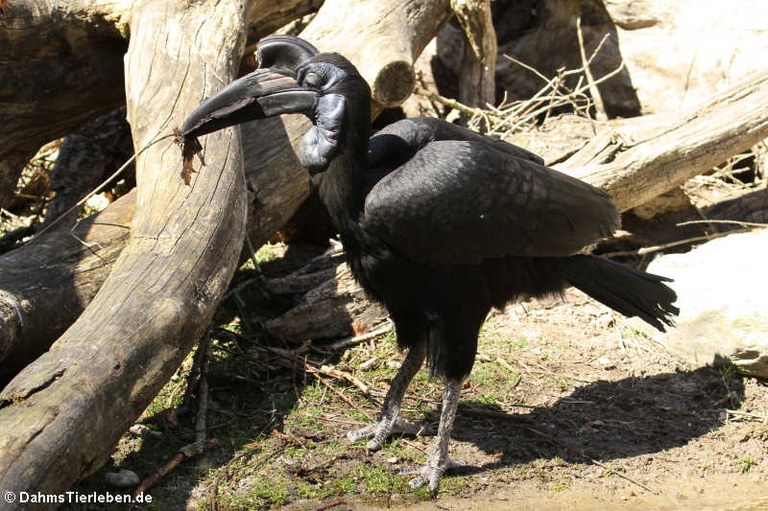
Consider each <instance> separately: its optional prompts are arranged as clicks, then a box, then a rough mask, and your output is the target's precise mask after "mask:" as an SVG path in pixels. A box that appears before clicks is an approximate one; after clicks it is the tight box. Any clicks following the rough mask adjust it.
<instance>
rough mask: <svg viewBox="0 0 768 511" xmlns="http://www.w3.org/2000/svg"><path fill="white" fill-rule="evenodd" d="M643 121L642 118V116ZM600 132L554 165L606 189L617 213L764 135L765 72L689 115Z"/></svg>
mask: <svg viewBox="0 0 768 511" xmlns="http://www.w3.org/2000/svg"><path fill="white" fill-rule="evenodd" d="M641 119H642V118H641ZM624 124H625V126H624V127H623V128H622V127H619V128H618V129H610V128H609V129H607V130H604V131H601V132H600V133H599V134H598V135H597V136H596V137H595V138H594V139H592V140H591V141H590V142H589V144H587V145H586V146H585V147H583V148H582V149H581V150H579V151H578V152H577V153H576V154H574V155H573V156H572V157H571V158H569V159H568V160H566V161H565V162H563V163H562V164H559V165H556V166H555V168H557V169H560V170H563V171H565V172H567V173H569V174H571V175H573V176H576V177H578V178H579V179H583V180H584V181H586V182H588V183H591V184H593V185H595V186H598V187H600V188H603V189H604V190H605V191H607V192H608V193H609V194H610V195H611V197H612V198H613V200H614V202H615V203H616V204H617V205H618V206H619V209H620V210H621V211H626V210H628V209H632V208H634V207H636V206H639V205H640V204H643V203H645V202H648V201H649V200H651V199H653V198H655V197H658V196H659V195H661V194H663V193H665V192H667V191H669V190H672V189H674V188H677V187H678V186H680V185H681V184H682V183H683V182H685V181H686V180H687V179H689V178H691V177H693V176H695V175H698V174H701V173H702V172H706V171H708V170H710V169H712V168H713V167H714V166H716V165H719V164H720V163H722V162H724V161H726V160H727V159H728V158H729V157H731V156H733V155H735V154H739V153H742V152H745V151H747V150H749V149H750V148H751V147H753V146H754V145H755V144H757V143H758V142H760V141H761V140H763V139H765V138H767V137H768V73H762V74H759V75H757V76H753V77H752V78H751V79H748V80H745V81H742V82H741V83H739V84H738V85H736V86H734V87H732V88H730V89H728V90H726V91H723V92H722V93H719V94H716V95H714V96H712V97H711V98H710V99H709V100H708V101H707V102H706V103H705V104H703V105H702V106H700V107H699V108H695V109H693V111H690V112H684V113H682V114H680V115H677V116H673V117H669V116H664V117H663V118H661V122H660V123H659V124H656V123H654V122H653V119H652V118H651V119H643V120H642V121H640V124H639V125H638V126H635V127H634V128H633V127H632V125H631V123H628V122H627V121H624Z"/></svg>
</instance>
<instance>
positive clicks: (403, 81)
mask: <svg viewBox="0 0 768 511" xmlns="http://www.w3.org/2000/svg"><path fill="white" fill-rule="evenodd" d="M449 13H450V10H449V4H448V0H386V1H383V0H379V1H372V0H361V1H357V2H348V1H345V0H326V2H325V3H324V4H323V7H322V8H321V9H320V11H319V12H318V13H317V16H316V17H315V19H314V20H312V23H310V25H309V26H308V27H307V28H306V29H305V30H304V31H303V32H302V33H301V37H302V38H304V39H306V40H307V41H309V42H311V43H313V44H315V45H316V46H318V48H322V49H323V50H324V51H337V52H339V53H342V54H344V55H345V56H346V57H347V58H348V59H349V60H350V61H352V63H353V64H355V66H356V67H357V69H358V70H359V71H360V74H361V76H362V77H363V78H365V79H366V81H367V82H368V84H369V85H370V86H371V95H372V96H373V100H374V102H375V103H376V106H377V107H383V108H388V107H394V106H398V105H400V104H401V103H402V102H403V101H405V100H406V99H408V96H410V95H411V92H413V86H414V84H415V77H414V72H413V63H414V62H415V61H416V59H417V58H418V56H419V54H420V53H421V50H422V49H424V46H426V45H427V43H428V42H429V41H430V40H431V39H432V38H433V37H434V35H435V34H436V33H437V30H438V29H439V28H440V26H441V25H442V24H443V23H444V22H445V21H446V20H447V19H448V16H449ZM349 34H359V35H360V36H362V34H365V37H356V38H350V36H349ZM321 43H322V44H321ZM375 108H376V107H375Z"/></svg>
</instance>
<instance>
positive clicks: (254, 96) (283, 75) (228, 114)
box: [179, 68, 318, 140]
mask: <svg viewBox="0 0 768 511" xmlns="http://www.w3.org/2000/svg"><path fill="white" fill-rule="evenodd" d="M292 74H293V73H292V72H291V71H288V70H281V69H270V68H265V69H257V70H256V71H254V72H253V73H249V74H247V75H245V76H243V77H241V78H238V79H237V80H235V81H234V82H232V83H230V84H229V85H227V86H226V87H224V88H223V89H222V90H221V91H219V92H218V93H216V94H215V95H213V96H211V97H210V98H208V99H206V100H205V101H204V102H203V103H201V104H200V106H198V107H197V108H196V109H195V110H194V111H193V112H192V113H191V114H189V117H187V119H186V120H185V121H184V123H183V124H182V125H181V128H180V129H179V131H180V133H181V135H182V136H183V137H184V139H186V140H189V139H192V138H194V137H198V136H200V135H205V134H207V133H212V132H214V131H218V130H220V129H223V128H226V127H228V126H234V125H235V124H242V123H244V122H248V121H253V120H256V119H264V118H267V117H274V116H276V115H280V114H287V113H304V114H310V113H312V112H313V111H314V107H315V103H316V102H317V97H318V96H317V93H316V92H314V91H312V90H310V89H307V88H305V87H302V86H300V85H299V84H298V83H297V82H296V79H295V78H294V77H293V76H292Z"/></svg>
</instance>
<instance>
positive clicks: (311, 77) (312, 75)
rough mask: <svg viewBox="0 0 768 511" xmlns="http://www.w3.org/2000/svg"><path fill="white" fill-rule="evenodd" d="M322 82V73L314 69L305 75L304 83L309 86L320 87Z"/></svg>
mask: <svg viewBox="0 0 768 511" xmlns="http://www.w3.org/2000/svg"><path fill="white" fill-rule="evenodd" d="M321 82H322V80H321V78H320V75H319V74H317V73H316V72H314V71H308V72H307V74H305V75H304V85H307V86H309V87H319V86H320V83H321Z"/></svg>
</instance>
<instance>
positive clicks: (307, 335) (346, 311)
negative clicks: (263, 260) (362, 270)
mask: <svg viewBox="0 0 768 511" xmlns="http://www.w3.org/2000/svg"><path fill="white" fill-rule="evenodd" d="M339 263H340V261H336V267H335V268H332V269H331V270H332V271H328V270H321V271H319V272H316V273H311V274H308V275H298V276H294V277H293V278H287V279H281V282H280V283H279V284H278V285H277V286H276V287H279V288H285V287H286V286H287V285H288V283H289V282H291V283H293V284H295V285H307V284H315V285H316V287H314V288H313V289H311V290H310V291H308V292H307V293H306V294H305V295H304V296H303V297H302V298H301V300H300V301H299V303H298V304H297V305H296V306H295V307H293V308H292V309H290V310H289V311H288V312H286V313H285V314H283V315H282V316H280V317H278V318H276V319H273V320H269V321H267V322H266V324H265V325H266V328H267V331H268V332H269V333H270V334H271V335H273V336H274V337H276V338H278V339H282V340H284V341H287V342H294V343H300V342H303V341H305V340H311V339H325V338H334V337H343V336H346V335H349V334H351V333H361V332H366V331H368V330H370V328H371V327H372V326H374V325H376V324H378V323H381V321H382V320H383V319H385V318H386V317H387V312H386V310H385V309H384V308H383V307H382V306H380V305H378V304H376V303H374V302H372V301H370V300H368V298H367V297H366V296H365V292H364V291H363V289H362V288H361V287H360V285H359V284H358V283H357V282H356V281H355V279H354V277H353V276H352V272H351V271H350V270H349V267H348V266H347V265H346V263H341V264H339ZM318 283H319V285H317V284H318ZM272 285H273V286H275V283H273V284H272Z"/></svg>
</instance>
